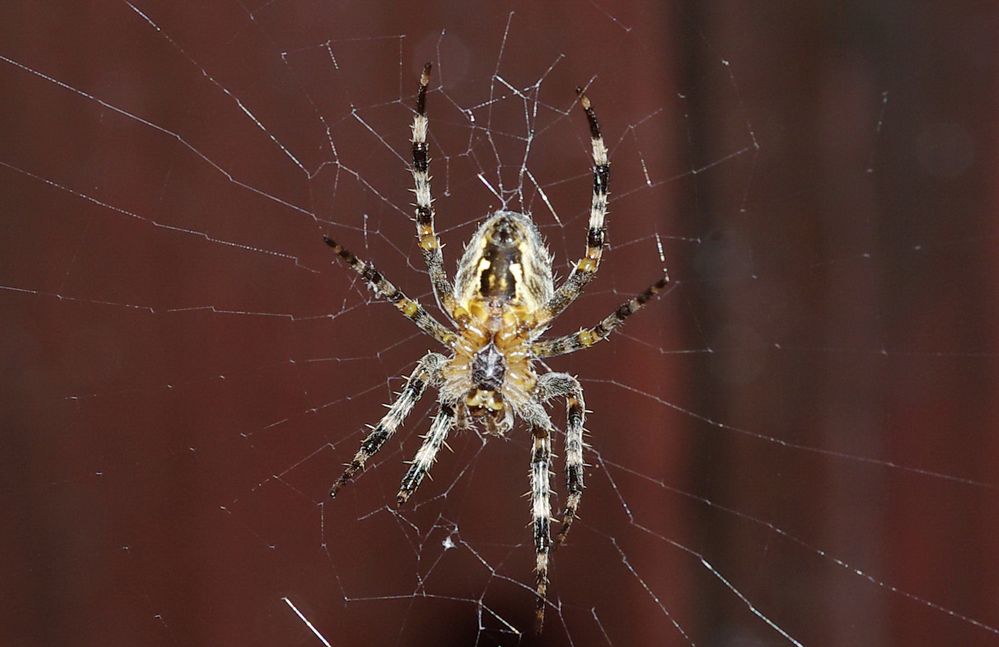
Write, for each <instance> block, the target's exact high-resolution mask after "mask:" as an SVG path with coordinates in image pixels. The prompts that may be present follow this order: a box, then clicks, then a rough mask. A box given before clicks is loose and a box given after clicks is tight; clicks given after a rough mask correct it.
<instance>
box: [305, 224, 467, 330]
mask: <svg viewBox="0 0 999 647" xmlns="http://www.w3.org/2000/svg"><path fill="white" fill-rule="evenodd" d="M323 240H324V241H326V244H327V245H329V246H330V247H331V248H333V251H334V252H335V253H336V255H337V257H338V258H339V259H340V260H341V261H343V262H344V263H346V264H347V265H348V266H349V267H350V269H352V270H354V271H355V272H357V273H358V274H360V275H361V278H363V279H364V280H365V281H367V282H368V285H369V286H371V289H372V290H374V291H375V292H376V293H377V294H378V295H379V296H382V297H384V298H385V299H388V300H389V301H390V302H391V303H392V305H394V306H395V307H396V308H397V309H398V310H399V312H401V313H402V314H403V316H404V317H406V318H407V319H409V320H410V321H412V322H413V323H415V324H416V326H417V327H418V328H419V329H420V330H422V331H423V332H425V333H426V334H428V335H430V336H431V337H433V338H434V339H436V340H437V341H439V342H440V343H442V344H444V345H445V346H447V347H449V348H450V347H451V345H452V344H453V343H454V341H455V340H456V339H457V336H456V335H455V334H454V333H453V332H451V331H450V330H448V329H447V328H445V327H444V326H443V325H442V324H441V322H439V321H437V320H436V319H434V318H433V316H432V315H431V314H430V313H429V312H427V311H426V310H425V309H424V307H423V306H422V305H420V302H419V301H416V300H415V299H410V298H409V297H407V296H406V295H405V294H403V292H402V290H400V289H399V288H397V287H395V286H394V285H392V283H391V282H390V281H389V280H388V279H386V278H385V277H384V276H382V274H381V272H379V271H378V270H376V269H375V266H374V265H373V264H371V263H370V262H368V261H362V260H361V259H359V258H358V257H357V256H354V254H353V253H352V252H351V251H350V250H347V249H344V248H343V247H342V246H341V245H340V243H338V242H336V241H335V240H333V239H332V238H330V237H329V236H323Z"/></svg>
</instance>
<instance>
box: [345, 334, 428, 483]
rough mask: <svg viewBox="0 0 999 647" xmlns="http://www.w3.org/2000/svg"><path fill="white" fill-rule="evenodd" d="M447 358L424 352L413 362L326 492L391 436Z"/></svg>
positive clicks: (351, 474) (356, 469) (359, 467)
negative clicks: (385, 409) (393, 398)
mask: <svg viewBox="0 0 999 647" xmlns="http://www.w3.org/2000/svg"><path fill="white" fill-rule="evenodd" d="M446 361H447V358H445V357H444V356H443V355H440V354H438V353H427V354H426V355H424V356H423V359H421V360H420V362H419V363H418V364H417V365H416V369H415V370H414V371H413V372H412V374H410V376H409V379H408V380H407V381H406V386H404V387H403V388H402V391H401V392H400V393H399V397H398V398H396V401H395V402H393V403H392V405H391V406H390V407H389V410H388V413H386V414H385V416H384V417H383V418H382V419H381V420H379V421H378V424H377V425H375V426H374V427H373V428H372V429H371V433H369V434H368V436H367V437H366V438H365V439H364V441H363V442H362V443H361V448H360V449H358V450H357V454H355V455H354V460H352V461H351V462H350V465H348V466H347V469H345V470H344V471H343V474H342V475H341V476H340V478H339V479H337V482H336V484H334V485H333V488H332V489H331V490H330V496H331V497H335V496H336V493H337V490H339V489H340V488H341V487H343V486H344V485H345V484H346V483H347V482H348V481H350V479H352V478H353V477H354V476H355V475H357V474H358V473H359V472H360V471H361V470H363V469H364V464H365V463H366V462H367V461H368V459H369V458H371V457H372V456H373V455H374V454H375V453H376V452H377V451H378V450H379V449H381V448H382V445H384V444H385V441H386V440H388V439H389V438H391V437H392V434H394V433H395V430H396V429H398V428H399V425H401V424H402V422H403V420H405V419H406V416H407V415H409V412H410V411H412V410H413V405H415V404H416V403H417V402H418V401H419V399H420V398H421V397H423V393H424V392H425V391H426V389H427V386H432V385H436V384H438V383H439V382H440V373H441V367H442V366H444V363H445V362H446Z"/></svg>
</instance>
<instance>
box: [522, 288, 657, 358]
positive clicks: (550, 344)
mask: <svg viewBox="0 0 999 647" xmlns="http://www.w3.org/2000/svg"><path fill="white" fill-rule="evenodd" d="M667 283H669V277H668V276H664V277H662V278H661V279H659V280H658V281H656V282H655V283H653V284H652V285H650V286H649V287H648V288H646V289H645V291H644V292H642V293H641V294H639V295H638V296H635V297H632V298H631V299H629V300H628V301H625V302H624V303H622V304H621V305H620V306H618V309H617V310H615V311H614V312H613V313H611V314H610V315H608V316H606V317H604V319H603V320H602V321H601V322H600V323H598V324H597V325H596V326H593V327H592V328H583V329H582V330H579V331H577V332H575V333H573V334H571V335H565V336H562V337H556V338H554V339H546V340H542V341H536V342H534V343H533V344H531V353H533V355H534V356H535V357H539V358H540V357H554V356H556V355H565V354H567V353H572V352H575V351H577V350H579V349H581V348H589V347H590V346H592V345H593V344H595V343H597V342H598V341H603V340H604V339H607V337H608V335H610V334H611V333H612V332H614V329H615V328H617V327H618V326H620V325H621V324H623V323H624V322H625V320H626V319H627V318H628V317H630V316H631V315H633V314H635V313H636V312H638V311H639V310H641V309H642V308H643V307H644V306H645V304H646V303H648V301H649V300H650V299H651V298H652V297H654V296H656V295H657V294H659V293H660V292H662V290H663V288H665V287H666V284H667Z"/></svg>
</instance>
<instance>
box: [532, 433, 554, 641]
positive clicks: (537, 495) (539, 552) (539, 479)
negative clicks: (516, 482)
mask: <svg viewBox="0 0 999 647" xmlns="http://www.w3.org/2000/svg"><path fill="white" fill-rule="evenodd" d="M531 434H532V435H533V436H534V449H533V450H532V451H531V513H532V519H533V527H534V551H535V553H536V556H537V562H536V564H535V573H536V576H537V580H536V582H535V586H536V592H537V596H538V597H537V607H536V608H535V611H534V629H535V631H536V632H537V633H539V634H540V633H541V630H542V629H543V628H544V624H545V602H546V600H547V597H546V596H547V593H548V552H549V550H550V549H551V534H550V525H551V512H552V509H551V485H550V484H549V482H548V477H549V474H550V471H551V458H552V441H551V434H550V433H549V432H548V430H547V429H543V428H541V427H533V428H532V429H531Z"/></svg>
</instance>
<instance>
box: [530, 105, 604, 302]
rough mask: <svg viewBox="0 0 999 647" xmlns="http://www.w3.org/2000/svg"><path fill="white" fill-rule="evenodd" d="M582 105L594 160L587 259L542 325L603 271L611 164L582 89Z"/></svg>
mask: <svg viewBox="0 0 999 647" xmlns="http://www.w3.org/2000/svg"><path fill="white" fill-rule="evenodd" d="M576 92H577V93H578V94H579V103H580V105H581V106H582V107H583V111H584V112H585V113H586V120H587V121H588V122H589V124H590V138H591V145H592V156H593V197H592V199H591V201H590V224H589V229H588V230H587V232H586V255H585V256H584V257H583V258H581V259H580V260H579V261H578V262H577V263H576V265H575V267H573V268H572V273H571V274H569V278H567V279H566V280H565V283H563V284H562V285H560V286H559V288H558V289H557V290H556V291H555V294H554V295H552V298H551V300H549V301H548V303H547V305H545V308H544V310H543V311H542V312H541V314H540V315H539V320H540V321H550V320H552V319H554V318H555V317H557V316H558V315H559V314H561V313H562V311H563V310H565V309H566V308H567V307H568V306H569V304H571V303H572V302H573V301H575V300H576V298H577V297H578V296H579V295H580V294H582V292H583V288H585V287H586V284H587V283H589V282H590V280H591V279H592V278H593V276H594V275H595V274H596V273H597V269H598V268H599V267H600V256H601V254H602V253H603V247H604V236H605V234H606V232H607V230H606V227H605V226H604V218H605V217H606V216H607V190H608V185H609V183H610V162H609V161H608V160H607V146H606V145H605V144H604V138H603V135H602V134H601V133H600V124H599V123H598V122H597V115H596V113H595V112H594V111H593V107H592V106H591V105H590V100H589V98H587V96H586V95H585V94H583V89H582V88H576Z"/></svg>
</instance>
